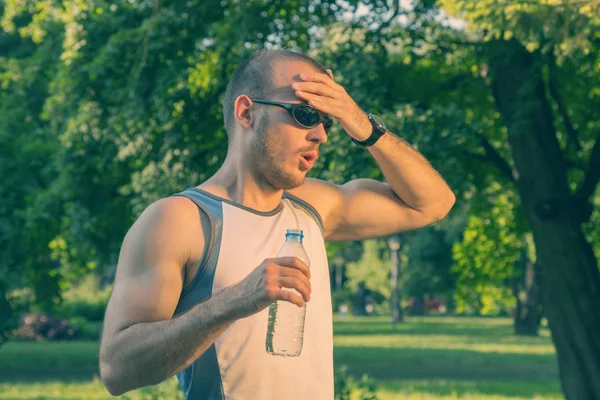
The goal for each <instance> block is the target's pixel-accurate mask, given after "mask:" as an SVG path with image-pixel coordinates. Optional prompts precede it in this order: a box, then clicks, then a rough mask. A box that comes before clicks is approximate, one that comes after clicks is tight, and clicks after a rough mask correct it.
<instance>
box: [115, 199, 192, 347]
mask: <svg viewBox="0 0 600 400" xmlns="http://www.w3.org/2000/svg"><path fill="white" fill-rule="evenodd" d="M165 200H166V199H164V200H161V201H159V202H157V203H160V202H162V204H157V203H155V204H153V205H151V206H150V207H149V208H148V209H147V210H145V211H144V213H142V215H141V216H140V218H139V219H138V220H137V221H136V223H135V224H134V225H133V226H132V227H131V229H130V230H129V232H128V233H127V235H126V237H125V239H124V240H123V245H122V247H121V252H120V255H119V262H118V265H117V272H116V276H115V283H114V287H113V292H112V294H111V298H110V300H109V303H108V307H107V310H106V316H105V322H104V334H105V335H114V334H115V333H116V332H118V331H120V330H122V329H125V328H127V327H129V326H132V325H135V324H137V323H141V322H154V321H160V320H165V319H169V318H171V317H172V316H173V313H174V311H175V308H176V306H177V303H178V301H179V295H180V293H181V290H182V287H183V280H184V276H183V272H184V268H183V266H184V265H185V263H186V259H187V258H188V250H187V244H186V239H185V237H186V236H187V235H186V230H185V228H183V229H182V226H181V224H180V222H182V221H183V217H184V216H183V215H181V214H182V212H181V207H182V206H183V207H186V206H185V205H183V204H182V203H181V202H185V201H187V200H185V199H168V201H165ZM168 202H170V204H165V203H168ZM177 202H179V204H175V203H177ZM177 206H179V211H178V210H177ZM188 210H189V208H188ZM184 212H185V210H184Z"/></svg>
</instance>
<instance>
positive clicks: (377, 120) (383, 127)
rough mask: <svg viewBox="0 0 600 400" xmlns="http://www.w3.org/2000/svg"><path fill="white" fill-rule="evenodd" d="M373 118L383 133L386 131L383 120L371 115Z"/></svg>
mask: <svg viewBox="0 0 600 400" xmlns="http://www.w3.org/2000/svg"><path fill="white" fill-rule="evenodd" d="M371 116H372V117H373V121H375V123H376V124H377V125H378V126H379V128H380V129H381V130H382V131H385V130H386V129H387V128H386V126H385V122H383V120H382V119H381V118H379V117H378V116H377V115H374V114H371Z"/></svg>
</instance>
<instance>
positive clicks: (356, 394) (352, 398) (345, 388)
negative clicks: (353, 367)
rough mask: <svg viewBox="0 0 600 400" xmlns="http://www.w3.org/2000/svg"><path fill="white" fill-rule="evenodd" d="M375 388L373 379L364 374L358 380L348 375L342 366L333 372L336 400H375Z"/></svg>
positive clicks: (345, 367) (346, 369)
mask: <svg viewBox="0 0 600 400" xmlns="http://www.w3.org/2000/svg"><path fill="white" fill-rule="evenodd" d="M376 391H377V386H376V384H375V381H374V380H373V379H370V378H369V376H368V375H366V374H364V375H363V376H362V377H361V378H360V379H356V378H354V377H353V376H352V375H349V374H348V367H347V366H345V365H343V366H341V367H340V368H338V369H336V371H335V399H336V400H377V395H376Z"/></svg>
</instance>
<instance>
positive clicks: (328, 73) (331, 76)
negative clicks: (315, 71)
mask: <svg viewBox="0 0 600 400" xmlns="http://www.w3.org/2000/svg"><path fill="white" fill-rule="evenodd" d="M327 75H329V77H330V78H331V80H332V81H334V82H335V79H333V72H331V70H330V69H329V68H327Z"/></svg>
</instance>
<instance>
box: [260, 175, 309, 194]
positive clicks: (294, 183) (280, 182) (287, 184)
mask: <svg viewBox="0 0 600 400" xmlns="http://www.w3.org/2000/svg"><path fill="white" fill-rule="evenodd" d="M305 180H306V173H305V172H300V173H298V172H296V173H295V174H290V173H281V174H277V176H273V177H271V179H269V182H270V183H271V185H273V186H274V187H276V188H278V189H281V190H290V189H294V188H297V187H298V186H301V185H302V184H303V183H304V181H305Z"/></svg>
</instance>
